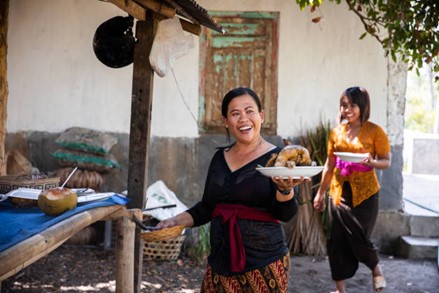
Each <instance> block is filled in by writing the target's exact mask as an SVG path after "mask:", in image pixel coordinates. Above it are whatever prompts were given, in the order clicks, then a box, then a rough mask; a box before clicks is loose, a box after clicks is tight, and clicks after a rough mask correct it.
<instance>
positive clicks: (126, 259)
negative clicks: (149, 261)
mask: <svg viewBox="0 0 439 293" xmlns="http://www.w3.org/2000/svg"><path fill="white" fill-rule="evenodd" d="M135 236H136V224H135V223H134V222H133V221H131V220H130V219H129V218H127V217H121V218H119V219H118V220H117V240H116V293H133V292H134V246H135V245H134V239H135Z"/></svg>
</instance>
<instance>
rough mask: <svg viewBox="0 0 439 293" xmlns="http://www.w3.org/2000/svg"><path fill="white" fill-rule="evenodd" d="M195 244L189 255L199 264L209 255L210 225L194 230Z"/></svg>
mask: <svg viewBox="0 0 439 293" xmlns="http://www.w3.org/2000/svg"><path fill="white" fill-rule="evenodd" d="M195 230H196V231H195V235H196V236H195V243H194V245H193V247H192V248H191V249H190V250H189V255H190V256H191V257H192V258H194V259H195V260H196V261H198V262H199V263H203V262H204V261H205V260H206V258H207V256H208V255H209V253H210V224H205V225H203V226H200V227H198V228H196V229H195Z"/></svg>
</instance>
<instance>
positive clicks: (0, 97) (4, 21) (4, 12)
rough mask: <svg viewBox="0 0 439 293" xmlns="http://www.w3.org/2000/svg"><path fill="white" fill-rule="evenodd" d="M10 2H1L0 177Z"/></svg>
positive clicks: (1, 171)
mask: <svg viewBox="0 0 439 293" xmlns="http://www.w3.org/2000/svg"><path fill="white" fill-rule="evenodd" d="M8 14H9V0H2V1H0V176H1V175H6V159H5V153H6V152H5V139H6V118H7V106H8V79H7V63H6V56H7V52H8V44H7V39H8Z"/></svg>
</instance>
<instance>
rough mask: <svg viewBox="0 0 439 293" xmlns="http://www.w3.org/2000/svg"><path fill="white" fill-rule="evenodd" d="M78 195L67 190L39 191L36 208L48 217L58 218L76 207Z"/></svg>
mask: <svg viewBox="0 0 439 293" xmlns="http://www.w3.org/2000/svg"><path fill="white" fill-rule="evenodd" d="M77 203H78V195H77V194H76V192H74V191H73V190H71V189H69V188H51V189H46V190H43V191H41V193H40V195H39V196H38V207H39V208H40V209H41V210H42V211H43V212H44V213H45V214H46V215H49V216H58V215H61V214H62V213H65V212H67V211H69V210H72V209H74V208H75V207H76V205H77Z"/></svg>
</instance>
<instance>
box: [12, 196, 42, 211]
mask: <svg viewBox="0 0 439 293" xmlns="http://www.w3.org/2000/svg"><path fill="white" fill-rule="evenodd" d="M11 201H12V202H13V203H14V204H15V205H16V206H18V207H20V208H32V207H36V206H37V201H36V200H33V199H28V198H19V197H13V198H12V199H11Z"/></svg>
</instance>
